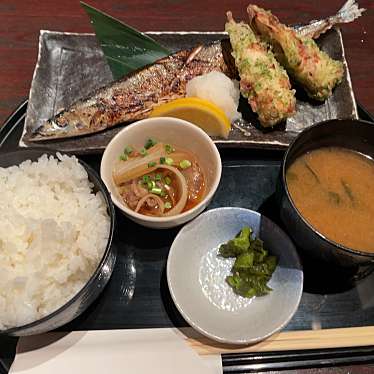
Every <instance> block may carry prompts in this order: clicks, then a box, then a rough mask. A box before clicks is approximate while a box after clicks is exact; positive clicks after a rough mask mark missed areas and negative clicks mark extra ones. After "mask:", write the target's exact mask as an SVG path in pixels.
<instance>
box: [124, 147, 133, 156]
mask: <svg viewBox="0 0 374 374" xmlns="http://www.w3.org/2000/svg"><path fill="white" fill-rule="evenodd" d="M123 152H124V153H125V155H128V156H129V155H131V153H132V152H133V149H132V147H131V146H129V145H128V146H126V147H125V150H124V151H123Z"/></svg>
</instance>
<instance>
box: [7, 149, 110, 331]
mask: <svg viewBox="0 0 374 374" xmlns="http://www.w3.org/2000/svg"><path fill="white" fill-rule="evenodd" d="M0 209H1V212H2V219H1V220H0V335H11V336H24V335H34V334H40V333H43V332H46V331H50V330H53V329H56V328H57V327H60V326H62V325H64V324H66V323H68V322H70V321H71V320H73V319H74V318H76V317H77V316H79V315H80V314H81V313H82V312H83V311H84V310H85V309H86V308H87V307H88V306H89V305H90V304H91V303H92V302H93V301H94V300H95V299H96V298H97V296H99V294H100V293H101V292H102V290H103V288H104V286H105V285H106V284H107V282H108V281H109V278H110V276H111V274H112V271H113V268H114V264H115V260H116V252H115V250H114V248H113V246H112V237H113V231H114V221H115V212H114V207H113V204H112V202H111V199H110V196H109V194H108V191H107V189H106V187H105V185H104V184H103V182H102V181H101V179H100V178H99V177H98V175H97V174H96V172H95V171H94V170H93V169H92V168H91V167H90V166H88V165H87V164H85V163H84V162H82V161H80V160H78V159H77V158H76V157H75V156H68V155H62V154H60V153H58V152H51V151H46V150H36V149H34V150H19V151H15V152H11V153H2V154H1V157H0Z"/></svg>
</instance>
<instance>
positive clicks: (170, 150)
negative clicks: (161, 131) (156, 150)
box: [165, 144, 174, 153]
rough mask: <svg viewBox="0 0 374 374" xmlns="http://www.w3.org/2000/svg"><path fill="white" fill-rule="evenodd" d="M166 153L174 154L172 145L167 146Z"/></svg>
mask: <svg viewBox="0 0 374 374" xmlns="http://www.w3.org/2000/svg"><path fill="white" fill-rule="evenodd" d="M165 151H166V153H172V152H174V148H173V146H172V145H170V144H165Z"/></svg>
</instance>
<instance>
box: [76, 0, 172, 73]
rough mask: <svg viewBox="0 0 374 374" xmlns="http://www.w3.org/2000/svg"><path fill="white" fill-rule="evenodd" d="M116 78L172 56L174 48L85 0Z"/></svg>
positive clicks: (84, 5) (86, 7)
mask: <svg viewBox="0 0 374 374" xmlns="http://www.w3.org/2000/svg"><path fill="white" fill-rule="evenodd" d="M81 5H82V7H83V9H84V10H85V11H86V12H87V14H88V16H89V17H90V19H91V23H92V26H93V28H94V30H95V33H96V37H97V39H98V41H99V43H100V45H101V48H102V50H103V52H104V55H105V57H106V59H107V61H108V64H109V67H110V70H111V71H112V74H113V77H114V79H119V78H121V77H123V76H124V75H126V74H128V73H130V72H131V71H134V70H136V69H140V68H142V67H143V66H145V65H148V64H152V63H153V62H155V61H156V60H158V59H159V58H162V57H165V56H168V55H169V54H170V51H168V50H167V49H166V48H165V47H163V46H162V45H160V44H158V43H157V42H156V41H154V40H153V39H152V38H150V37H149V36H147V35H145V34H143V33H141V32H139V31H137V30H135V29H134V28H132V27H130V26H128V25H126V24H125V23H123V22H121V21H119V20H117V19H115V18H113V17H111V16H109V15H108V14H105V13H103V12H101V11H100V10H98V9H96V8H93V7H92V6H90V5H88V4H86V3H84V2H82V1H81Z"/></svg>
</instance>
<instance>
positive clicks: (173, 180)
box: [113, 139, 206, 217]
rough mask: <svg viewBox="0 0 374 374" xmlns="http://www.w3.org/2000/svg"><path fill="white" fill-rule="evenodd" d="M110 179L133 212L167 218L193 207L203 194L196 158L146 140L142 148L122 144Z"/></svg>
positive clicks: (199, 167) (203, 189) (199, 168)
mask: <svg viewBox="0 0 374 374" xmlns="http://www.w3.org/2000/svg"><path fill="white" fill-rule="evenodd" d="M113 180H114V182H115V184H116V186H117V188H118V191H119V193H120V195H121V197H122V199H123V201H124V203H125V204H126V205H127V206H128V207H129V208H130V209H132V210H133V211H135V212H137V213H140V214H145V215H148V216H155V217H167V216H173V215H177V214H179V213H182V212H185V211H187V210H189V209H191V208H193V207H194V206H196V205H197V204H198V203H199V202H200V201H201V200H202V198H203V197H204V195H205V187H206V186H205V183H206V181H205V176H204V172H203V170H202V168H201V166H200V164H199V161H198V159H197V158H196V156H195V155H194V154H193V153H191V152H189V151H186V150H184V149H181V148H179V147H175V146H174V145H171V144H164V143H162V142H158V141H156V140H154V139H147V140H146V142H145V144H144V146H143V147H142V148H139V149H136V147H133V146H132V145H126V146H125V147H124V151H123V153H122V154H120V155H119V156H118V162H117V164H116V165H115V166H114V169H113Z"/></svg>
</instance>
